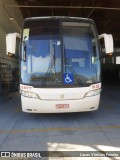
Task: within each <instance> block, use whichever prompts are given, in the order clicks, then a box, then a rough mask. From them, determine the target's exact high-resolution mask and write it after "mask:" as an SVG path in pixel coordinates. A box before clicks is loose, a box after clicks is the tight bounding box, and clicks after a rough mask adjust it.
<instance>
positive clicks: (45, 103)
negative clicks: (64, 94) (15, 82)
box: [21, 95, 100, 113]
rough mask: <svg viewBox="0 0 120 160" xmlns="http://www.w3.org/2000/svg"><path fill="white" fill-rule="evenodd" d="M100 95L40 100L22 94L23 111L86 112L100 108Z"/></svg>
mask: <svg viewBox="0 0 120 160" xmlns="http://www.w3.org/2000/svg"><path fill="white" fill-rule="evenodd" d="M99 100H100V95H96V96H92V97H85V98H83V99H77V100H40V99H36V98H28V97H24V96H22V95H21V103H22V111H23V112H29V113H67V112H85V111H94V110H97V109H98V106H99Z"/></svg>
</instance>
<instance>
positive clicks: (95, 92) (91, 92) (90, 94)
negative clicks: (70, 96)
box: [85, 89, 101, 97]
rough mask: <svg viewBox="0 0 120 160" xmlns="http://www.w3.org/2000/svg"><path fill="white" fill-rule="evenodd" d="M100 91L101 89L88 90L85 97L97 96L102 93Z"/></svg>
mask: <svg viewBox="0 0 120 160" xmlns="http://www.w3.org/2000/svg"><path fill="white" fill-rule="evenodd" d="M100 92H101V89H96V90H92V91H89V92H87V93H86V95H85V97H91V96H96V95H98V94H100Z"/></svg>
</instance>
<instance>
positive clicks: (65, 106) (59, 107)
mask: <svg viewBox="0 0 120 160" xmlns="http://www.w3.org/2000/svg"><path fill="white" fill-rule="evenodd" d="M69 107H70V106H69V104H56V105H55V108H56V109H62V108H69Z"/></svg>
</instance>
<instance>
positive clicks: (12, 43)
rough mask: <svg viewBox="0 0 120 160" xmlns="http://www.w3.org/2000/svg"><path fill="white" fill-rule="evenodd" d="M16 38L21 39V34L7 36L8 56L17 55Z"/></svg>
mask: <svg viewBox="0 0 120 160" xmlns="http://www.w3.org/2000/svg"><path fill="white" fill-rule="evenodd" d="M16 38H20V34H19V33H9V34H7V36H6V54H7V55H9V54H15V53H16Z"/></svg>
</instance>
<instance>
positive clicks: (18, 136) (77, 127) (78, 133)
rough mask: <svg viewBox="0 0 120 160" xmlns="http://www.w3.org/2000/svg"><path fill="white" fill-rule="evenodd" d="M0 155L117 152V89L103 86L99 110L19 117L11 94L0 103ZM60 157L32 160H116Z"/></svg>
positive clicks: (119, 126) (119, 132) (119, 97)
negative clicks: (12, 152)
mask: <svg viewBox="0 0 120 160" xmlns="http://www.w3.org/2000/svg"><path fill="white" fill-rule="evenodd" d="M0 151H17V152H19V151H71V153H72V151H78V152H79V151H120V86H119V85H110V84H109V85H103V90H102V94H101V100H100V106H99V109H98V110H97V111H94V112H84V113H82V112H81V113H64V114H29V113H23V112H22V111H21V104H20V96H19V94H18V93H14V94H11V95H10V97H9V98H7V99H4V100H1V101H0ZM60 153H61V154H62V157H52V158H50V157H47V158H36V159H41V160H58V159H59V160H73V159H75V160H76V159H78V160H79V159H80V160H104V159H105V160H118V159H120V157H64V152H63V153H62V152H60ZM73 156H74V155H73ZM12 159H13V158H12ZM19 159H20V158H19ZM28 159H30V158H28ZM31 159H34V158H31Z"/></svg>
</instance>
